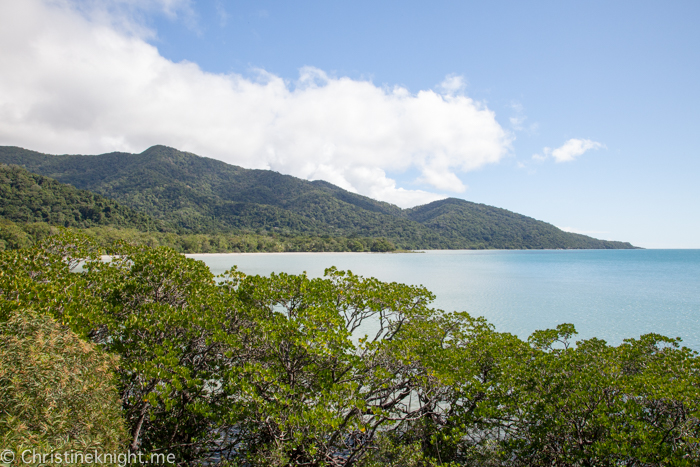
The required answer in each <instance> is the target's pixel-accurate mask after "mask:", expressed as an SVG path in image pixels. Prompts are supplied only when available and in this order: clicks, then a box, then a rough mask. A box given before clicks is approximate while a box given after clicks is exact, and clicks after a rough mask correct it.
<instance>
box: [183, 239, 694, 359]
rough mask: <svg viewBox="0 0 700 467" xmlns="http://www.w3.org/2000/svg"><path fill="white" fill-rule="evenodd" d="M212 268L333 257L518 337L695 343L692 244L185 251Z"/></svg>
mask: <svg viewBox="0 0 700 467" xmlns="http://www.w3.org/2000/svg"><path fill="white" fill-rule="evenodd" d="M187 256H189V257H192V258H196V259H199V260H202V261H204V262H205V263H206V264H207V265H208V266H209V268H210V269H211V271H212V272H213V273H215V274H220V273H222V272H224V271H225V270H227V269H229V268H231V267H232V266H233V265H237V266H238V268H239V270H241V271H243V272H244V273H246V274H251V275H252V274H262V275H268V274H270V273H271V272H286V273H290V274H300V273H302V272H304V271H306V273H307V274H308V275H309V276H310V277H321V276H323V272H324V270H325V268H328V267H330V266H336V267H337V268H338V269H341V270H351V271H352V272H353V273H355V274H360V275H363V276H367V277H368V276H373V277H376V278H378V279H380V280H382V281H387V282H391V281H396V282H403V283H407V284H414V285H419V284H422V285H424V286H425V287H427V288H428V289H429V290H430V291H431V292H433V293H434V294H435V295H436V297H437V298H436V299H435V302H434V303H433V306H434V307H435V308H439V309H442V310H446V311H453V310H457V311H466V312H468V313H470V314H471V315H474V316H484V317H485V318H486V319H487V320H488V321H489V322H491V323H492V324H494V325H495V327H496V330H497V331H502V332H510V333H513V334H516V335H517V336H519V337H520V338H523V339H525V338H527V336H529V335H530V334H531V333H532V332H533V331H535V330H538V329H547V328H554V327H556V326H557V324H560V323H573V324H574V325H575V326H576V330H577V331H578V332H579V335H578V336H577V338H578V339H584V338H590V337H597V338H600V339H604V340H606V341H607V342H608V343H609V344H612V345H617V344H619V343H621V342H622V340H623V339H625V338H630V337H639V336H640V335H641V334H646V333H651V332H654V333H658V334H663V335H666V336H669V337H680V338H682V339H683V345H685V346H688V347H690V348H692V349H694V350H697V351H700V250H528V251H522V250H517V251H513V250H510V251H502V250H498V251H493V250H486V251H484V250H479V251H474V250H451V251H446V250H440V251H426V252H420V253H248V254H245V253H243V254H208V255H187Z"/></svg>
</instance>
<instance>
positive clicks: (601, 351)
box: [0, 232, 700, 467]
mask: <svg viewBox="0 0 700 467" xmlns="http://www.w3.org/2000/svg"><path fill="white" fill-rule="evenodd" d="M113 248H114V249H113V251H112V253H118V254H117V255H116V256H112V257H110V258H109V259H101V258H100V257H99V256H98V253H99V252H100V251H99V249H98V248H97V247H96V246H95V245H94V244H92V243H91V242H90V241H88V240H86V239H85V238H82V237H79V236H74V235H71V234H70V233H65V232H64V233H63V234H62V236H61V237H56V236H54V237H49V238H47V239H45V240H44V241H43V242H42V243H41V244H40V245H38V246H35V247H33V248H29V249H21V250H12V251H5V252H3V253H1V254H0V299H1V300H0V304H1V305H2V307H1V310H2V314H1V315H0V322H2V323H3V324H2V325H1V326H0V330H2V332H3V333H5V335H7V336H9V337H10V339H9V340H8V341H7V342H10V344H5V341H3V343H2V345H0V349H2V352H4V353H2V354H1V355H2V359H0V361H1V364H2V365H3V366H1V367H0V369H1V370H0V382H1V383H2V386H0V388H2V389H0V390H4V391H6V392H5V394H8V397H9V398H10V399H8V400H11V401H12V402H10V403H9V405H8V407H9V410H10V412H7V413H12V414H13V415H11V416H5V415H4V413H5V412H3V415H2V417H3V418H0V427H3V431H2V432H0V436H6V437H10V438H12V439H13V440H15V441H13V442H17V443H25V444H29V443H30V442H34V441H32V440H35V439H37V440H38V439H39V437H40V435H35V434H34V433H35V431H36V430H35V429H34V428H31V430H34V431H31V430H30V431H31V433H30V432H29V431H27V430H25V431H21V429H24V428H21V429H20V428H18V427H20V425H21V423H23V424H24V425H21V426H25V425H26V426H27V427H30V426H31V427H33V426H43V425H41V424H42V423H44V424H45V423H47V422H46V421H47V420H51V419H50V417H51V416H52V414H54V413H55V414H60V420H62V422H61V423H58V424H55V426H56V430H55V431H53V432H50V433H51V434H50V436H49V435H48V434H47V435H45V439H46V441H45V442H46V443H54V444H53V445H55V444H56V443H61V442H63V441H60V440H63V439H69V440H73V439H74V438H75V435H74V434H73V432H72V431H70V430H71V429H73V425H72V424H67V423H64V422H63V421H65V420H67V419H68V418H67V417H69V416H75V417H76V421H75V423H74V424H75V429H76V430H83V432H85V433H87V434H86V435H85V436H86V438H85V439H87V440H92V441H90V442H102V443H108V442H112V441H101V440H105V439H108V436H107V435H104V434H102V432H101V431H99V430H98V431H95V430H97V429H98V427H96V425H95V424H92V425H91V424H89V423H88V421H90V419H86V417H85V414H86V413H88V411H89V410H93V411H94V410H97V409H95V407H97V406H95V405H90V404H98V405H99V407H103V408H105V409H104V410H103V409H99V410H102V411H103V412H101V413H104V414H106V415H105V416H106V417H107V419H108V420H112V421H113V422H114V423H113V424H112V425H108V424H105V425H104V427H102V428H99V429H104V430H107V431H106V432H109V433H117V431H116V430H117V428H115V427H116V426H117V425H118V422H119V417H117V416H116V415H115V412H114V410H113V411H111V412H110V411H109V410H107V408H109V407H112V408H113V407H114V405H113V404H114V401H115V400H116V396H114V392H113V388H114V385H112V384H109V381H110V377H109V375H110V374H112V371H114V374H115V375H116V383H115V385H116V388H117V391H118V395H119V398H120V399H121V401H122V406H121V411H120V414H121V417H122V418H123V420H124V421H125V422H126V424H127V426H128V430H129V439H128V441H125V444H128V446H129V448H130V449H131V450H140V451H142V452H146V453H149V452H169V453H175V454H176V457H177V459H178V462H179V463H181V464H183V465H185V464H186V465H197V464H205V463H207V464H210V465H213V464H217V463H220V464H222V465H247V466H255V465H260V466H290V465H307V466H353V465H354V466H367V467H370V466H372V467H373V466H378V465H395V466H399V465H401V466H404V465H406V466H416V467H418V466H435V467H437V466H445V467H446V466H457V465H480V466H482V465H483V466H494V467H495V466H516V467H517V466H552V465H555V466H619V465H628V466H657V465H658V466H660V465H673V466H691V465H698V463H699V462H700V448H699V446H700V444H699V441H700V357H698V354H697V353H696V352H693V351H691V350H689V349H687V348H684V347H681V346H680V345H679V342H678V340H677V339H669V338H666V337H663V336H659V335H655V334H648V335H644V336H641V337H640V338H638V339H628V340H626V341H624V342H623V343H622V344H621V345H619V346H610V345H608V344H606V343H605V342H604V341H601V340H598V339H589V340H582V341H578V342H572V339H573V338H574V336H575V335H576V330H575V328H574V327H573V326H572V325H570V324H562V325H559V326H558V327H557V328H556V329H550V330H544V331H537V332H535V333H533V335H532V336H531V337H530V339H529V340H528V341H527V342H525V341H523V340H521V339H519V338H517V337H516V336H513V335H510V334H506V333H499V332H496V331H495V330H494V328H493V326H492V325H490V324H489V323H488V322H486V320H484V319H483V318H475V317H472V316H470V315H468V314H467V313H463V312H453V313H446V312H443V311H440V310H435V309H432V308H430V303H431V301H432V300H433V299H434V297H433V295H432V294H431V293H430V292H429V291H427V290H426V289H424V288H422V287H414V286H407V285H403V284H397V283H385V282H381V281H379V280H377V279H374V278H363V277H360V276H356V275H354V274H352V273H351V272H343V271H338V270H336V269H334V268H331V269H328V270H327V271H326V275H325V277H323V278H317V279H310V278H308V277H307V276H305V275H288V274H272V275H270V276H269V277H261V276H245V275H243V274H241V273H239V272H237V271H236V270H235V269H233V270H231V271H229V273H227V274H225V275H223V276H222V277H218V278H215V277H213V276H212V275H211V273H210V272H209V270H208V269H207V268H206V266H205V265H204V264H203V263H201V262H197V261H194V260H192V259H187V258H185V257H183V256H182V255H180V254H178V253H177V252H175V251H174V250H172V249H167V248H156V249H153V248H148V247H133V246H124V245H122V246H118V245H117V246H113ZM71 271H73V272H71ZM59 323H60V324H59ZM64 326H65V327H64ZM66 327H69V328H70V331H69V330H68V329H66ZM78 338H81V339H84V340H86V341H88V340H89V341H90V343H87V342H82V341H79V340H78ZM47 342H48V343H49V344H45V343H47ZM96 346H97V347H99V349H100V350H97V348H96ZM76 349H82V350H80V351H78V350H76ZM105 352H106V353H107V354H109V355H114V356H118V367H117V368H116V369H114V370H112V368H113V367H112V365H114V363H115V362H116V361H117V360H116V359H115V358H114V357H108V356H106V354H105ZM46 355H48V356H50V357H46ZM8 356H9V357H8ZM71 359H72V360H71ZM24 361H28V362H32V363H31V365H33V366H32V368H34V369H33V370H32V371H33V372H36V373H38V374H41V375H44V376H43V377H42V378H43V379H40V380H39V382H38V383H36V384H34V383H32V384H33V385H32V384H29V383H26V382H22V381H24V380H21V378H20V379H17V378H16V377H15V374H17V373H21V372H20V371H19V370H20V369H21V368H22V365H23V363H22V362H24ZM74 361H79V362H84V363H82V364H73V363H69V362H74ZM81 365H82V366H81ZM91 365H92V366H98V367H99V368H101V370H100V371H98V372H97V373H96V374H97V375H99V377H98V378H95V379H89V378H88V376H87V373H86V370H84V369H87V368H91V367H92V366H91ZM62 368H65V378H64V379H63V380H61V381H60V382H59V383H56V384H59V385H60V384H64V383H65V384H66V386H65V387H66V388H69V387H73V388H74V389H73V390H69V389H66V390H63V391H61V392H60V394H58V393H52V392H51V391H49V389H50V388H51V387H53V386H55V385H56V384H53V383H52V384H50V383H48V381H54V379H52V378H56V377H57V376H56V373H52V371H54V370H56V371H57V369H62ZM61 371H62V372H63V371H64V370H61ZM13 378H14V379H13ZM86 378H87V379H86ZM78 382H81V384H83V385H85V386H84V387H85V388H86V389H80V388H81V386H80V385H78ZM101 382H102V383H104V385H103V386H100V385H99V384H100V383H101ZM71 385H73V386H71ZM52 394H53V395H52ZM110 394H111V395H110ZM88 395H91V396H94V397H88ZM37 397H54V399H55V404H54V405H55V406H56V407H75V413H73V412H70V413H69V412H68V411H67V410H58V411H56V412H51V413H49V412H46V411H42V409H41V407H43V406H42V405H41V404H40V403H38V404H36V406H34V405H32V404H30V403H29V402H27V401H31V400H35V399H36V398H37ZM13 398H14V399H13ZM20 399H21V400H20ZM54 399H52V400H54ZM93 399H94V400H93ZM4 400H5V398H4V397H3V398H2V401H4ZM22 401H24V402H22ZM1 403H2V402H0V404H1ZM71 404H73V405H71ZM17 407H25V408H26V409H22V410H25V411H24V412H22V413H21V414H15V412H12V410H19V409H16V408H17ZM28 407H34V408H32V409H29V408H28ZM91 407H92V409H91ZM3 410H6V411H7V410H8V409H3ZM22 417H24V418H22ZM86 420H87V421H86ZM20 422H21V423H20ZM52 423H53V422H52ZM3 424H4V425H3ZM106 432H105V433H106ZM7 433H9V434H7ZM42 433H43V432H42ZM46 433H49V432H46ZM41 436H44V435H41ZM110 436H111V435H110ZM8 439H9V438H8ZM109 439H111V440H114V442H115V443H116V442H118V441H116V440H117V439H121V438H118V437H116V435H115V437H112V438H109ZM55 440H59V441H55ZM96 440H97V441H96ZM37 442H44V441H40V440H39V441H37ZM86 442H87V441H86ZM105 445H106V444H105Z"/></svg>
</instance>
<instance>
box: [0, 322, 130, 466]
mask: <svg viewBox="0 0 700 467" xmlns="http://www.w3.org/2000/svg"><path fill="white" fill-rule="evenodd" d="M117 361H118V359H117V358H116V357H115V356H113V355H107V354H105V353H104V352H103V351H101V350H99V349H98V348H96V347H95V345H94V344H91V343H89V342H86V341H84V340H82V339H80V338H79V337H78V336H77V335H76V334H74V333H73V332H71V331H70V330H68V329H65V328H64V327H63V326H61V325H59V324H58V323H57V322H56V321H55V320H53V319H52V318H51V317H49V316H46V315H43V314H39V313H37V312H36V311H34V310H32V309H23V310H21V311H20V312H15V313H12V314H11V315H10V317H9V319H7V320H6V321H3V322H0V446H3V448H5V449H10V448H12V449H13V450H14V452H16V453H20V452H22V451H23V450H25V449H34V450H38V451H39V452H43V453H51V452H54V451H59V452H67V451H71V450H77V451H82V452H85V451H88V450H89V451H94V450H98V451H101V452H104V451H108V452H114V451H117V450H119V449H121V448H122V447H123V445H124V440H125V439H126V433H127V432H126V426H125V424H124V420H123V418H122V416H121V404H120V401H119V398H118V395H117V391H116V388H115V385H114V374H113V371H114V369H115V367H116V364H117Z"/></svg>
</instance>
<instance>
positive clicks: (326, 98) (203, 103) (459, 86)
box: [0, 0, 598, 206]
mask: <svg viewBox="0 0 700 467" xmlns="http://www.w3.org/2000/svg"><path fill="white" fill-rule="evenodd" d="M88 3H89V2H88ZM107 4H113V5H117V6H119V5H121V6H122V7H123V8H125V9H126V10H128V9H129V8H132V6H133V5H135V4H136V3H135V0H111V2H107ZM147 4H148V5H150V7H153V8H156V7H157V8H161V9H162V10H163V11H166V12H169V14H187V8H188V6H189V2H188V1H185V0H150V1H149V2H147ZM115 8H116V7H115ZM83 9H84V8H83ZM101 11H102V12H105V11H109V10H108V9H106V10H105V9H103V10H101ZM134 24H135V26H134V27H131V28H129V27H116V26H115V23H114V21H113V20H112V18H111V17H110V18H108V19H100V17H99V15H91V14H86V13H85V12H84V11H82V10H81V9H80V8H77V7H76V4H75V3H73V2H67V1H53V2H42V1H39V0H23V1H21V2H2V3H0V58H1V59H2V63H3V73H1V74H0V144H3V145H17V146H22V147H26V148H30V149H35V150H38V151H44V152H48V153H100V152H110V151H116V150H120V151H129V152H141V151H143V150H144V149H145V148H147V147H149V146H151V145H154V144H165V145H168V146H172V147H175V148H178V149H182V150H186V151H191V152H194V153H196V154H199V155H203V156H208V157H212V158H216V159H220V160H223V161H225V162H228V163H232V164H236V165H241V166H244V167H249V168H264V169H272V170H276V171H279V172H282V173H287V174H291V175H295V176H297V177H301V178H306V179H323V180H327V181H329V182H331V183H334V184H337V185H339V186H341V187H343V188H345V189H348V190H351V191H354V192H358V193H361V194H364V195H367V196H371V197H374V198H377V199H382V200H386V201H389V202H393V203H396V204H399V205H401V206H412V205H416V204H421V203H425V202H429V201H433V200H435V199H439V198H442V197H444V195H439V194H435V193H431V192H430V191H428V190H431V189H435V190H438V191H441V192H443V193H445V192H447V193H449V192H453V193H460V192H463V191H464V190H465V186H464V184H463V183H462V181H461V180H460V178H459V174H461V173H463V172H466V171H469V170H473V169H476V168H479V167H482V166H484V165H486V164H491V163H496V162H498V161H499V160H501V159H502V158H503V157H504V155H505V154H506V153H507V152H508V151H509V149H510V143H511V140H512V136H511V134H509V133H508V132H507V131H505V130H504V129H503V128H502V127H501V126H500V125H499V124H498V122H497V121H496V119H495V115H494V113H493V112H492V111H491V110H489V109H488V108H487V107H486V106H485V105H483V104H482V103H479V102H476V101H474V100H472V99H471V98H469V97H468V96H466V95H465V94H464V93H463V89H464V81H463V79H462V78H461V77H458V76H448V77H447V78H446V80H445V82H444V83H443V84H442V85H441V86H440V87H439V88H438V91H433V90H423V91H419V92H417V93H411V92H409V91H408V90H407V89H405V88H403V87H394V88H386V87H380V86H376V85H374V84H373V83H372V82H369V81H361V80H353V79H350V78H347V77H333V76H329V75H327V74H326V73H325V72H324V71H322V70H319V69H317V68H312V67H306V68H302V69H301V70H300V73H299V77H298V79H297V80H296V81H292V82H289V81H285V80H284V79H282V78H280V77H279V76H275V75H273V74H270V73H267V72H265V71H264V70H258V72H257V73H255V74H254V76H253V77H246V76H242V75H239V74H213V73H208V72H205V71H203V70H201V69H200V68H199V67H198V66H197V65H196V64H194V63H191V62H179V63H174V62H172V61H169V60H167V59H166V58H164V57H162V56H161V55H160V54H159V53H158V50H157V49H156V48H155V47H154V46H152V45H150V44H149V43H148V42H147V41H146V40H145V38H144V35H143V34H140V33H135V32H134V31H135V30H138V23H137V22H136V23H134ZM567 144H568V143H567ZM595 144H598V143H595ZM565 146H566V145H565ZM574 152H575V151H574ZM557 154H559V153H557ZM553 155H554V154H553ZM409 169H414V170H417V171H418V172H419V173H420V175H419V177H418V179H417V180H416V182H418V183H422V184H425V186H426V187H425V188H426V190H409V189H404V188H401V187H398V186H397V184H396V182H395V181H394V180H392V179H391V178H389V177H388V176H387V172H392V173H399V172H402V171H406V170H409Z"/></svg>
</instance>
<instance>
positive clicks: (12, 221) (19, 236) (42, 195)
mask: <svg viewBox="0 0 700 467" xmlns="http://www.w3.org/2000/svg"><path fill="white" fill-rule="evenodd" d="M56 227H65V228H69V229H73V230H76V229H79V230H81V231H82V232H83V233H85V234H87V235H88V236H90V237H92V238H93V239H95V240H96V241H97V242H99V243H100V244H101V245H102V246H105V247H107V246H109V245H112V244H114V243H116V242H120V241H121V242H127V243H132V244H139V245H148V246H168V247H171V248H173V249H175V250H177V251H179V252H183V253H224V252H280V251H319V252H322V251H356V252H361V251H372V252H386V251H395V250H396V247H395V246H394V245H393V244H392V243H391V242H389V241H387V240H385V239H383V238H367V237H352V238H347V237H337V236H336V237H330V236H328V235H323V236H307V235H300V234H297V235H292V234H289V233H286V234H281V233H278V232H276V231H270V232H267V231H261V230H258V231H257V232H251V231H243V230H238V231H225V232H218V233H210V234H201V233H200V234H196V233H190V232H188V231H187V230H186V229H182V228H178V227H176V226H174V225H172V224H169V223H168V222H166V221H162V220H158V219H154V218H152V217H151V216H149V215H147V214H145V213H141V212H138V211H135V210H133V209H131V208H127V207H124V206H123V205H121V204H119V203H117V202H116V201H114V200H110V199H107V198H105V197H103V196H101V195H98V194H95V193H92V192H90V191H87V190H79V189H77V188H75V187H73V186H71V185H66V184H62V183H59V182H57V181H56V180H53V179H51V178H48V177H44V176H41V175H37V174H33V173H31V172H28V171H27V170H25V169H24V168H22V167H19V166H7V165H0V250H4V249H12V248H21V247H25V246H29V245H32V244H34V243H35V242H37V241H40V240H42V239H44V238H46V237H47V236H50V235H54V234H56V233H58V232H59V230H60V229H58V228H56Z"/></svg>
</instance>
